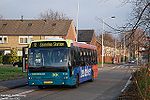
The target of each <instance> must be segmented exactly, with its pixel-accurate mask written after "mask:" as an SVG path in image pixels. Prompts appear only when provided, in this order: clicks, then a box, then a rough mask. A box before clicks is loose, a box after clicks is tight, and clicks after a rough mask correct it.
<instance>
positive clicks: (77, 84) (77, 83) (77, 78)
mask: <svg viewBox="0 0 150 100" xmlns="http://www.w3.org/2000/svg"><path fill="white" fill-rule="evenodd" d="M78 87H79V75H76V84H75V85H74V86H73V88H78Z"/></svg>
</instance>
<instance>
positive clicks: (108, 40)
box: [97, 32, 115, 47]
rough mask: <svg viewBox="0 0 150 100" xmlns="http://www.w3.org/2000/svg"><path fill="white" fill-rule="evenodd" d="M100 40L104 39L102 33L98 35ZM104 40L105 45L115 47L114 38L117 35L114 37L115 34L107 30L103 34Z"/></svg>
mask: <svg viewBox="0 0 150 100" xmlns="http://www.w3.org/2000/svg"><path fill="white" fill-rule="evenodd" d="M97 39H98V41H100V42H101V41H102V35H99V36H97ZM103 40H104V45H105V46H110V47H114V40H115V37H113V35H112V34H111V33H108V32H105V33H104V34H103Z"/></svg>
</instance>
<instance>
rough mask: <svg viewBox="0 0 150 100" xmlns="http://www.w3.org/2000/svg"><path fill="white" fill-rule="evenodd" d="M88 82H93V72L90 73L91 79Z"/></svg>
mask: <svg viewBox="0 0 150 100" xmlns="http://www.w3.org/2000/svg"><path fill="white" fill-rule="evenodd" d="M89 81H90V82H93V81H94V72H93V71H92V73H91V79H90V80H89Z"/></svg>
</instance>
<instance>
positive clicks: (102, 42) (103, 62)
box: [102, 19, 104, 67]
mask: <svg viewBox="0 0 150 100" xmlns="http://www.w3.org/2000/svg"><path fill="white" fill-rule="evenodd" d="M102 23H103V32H102V67H104V37H103V33H104V19H103V22H102Z"/></svg>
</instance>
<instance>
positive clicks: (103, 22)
mask: <svg viewBox="0 0 150 100" xmlns="http://www.w3.org/2000/svg"><path fill="white" fill-rule="evenodd" d="M114 18H115V16H112V17H111V19H114ZM98 19H100V18H98ZM100 20H101V21H102V26H103V28H102V30H103V31H102V67H104V36H103V33H105V30H104V28H105V27H104V24H105V21H104V19H100Z"/></svg>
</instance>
